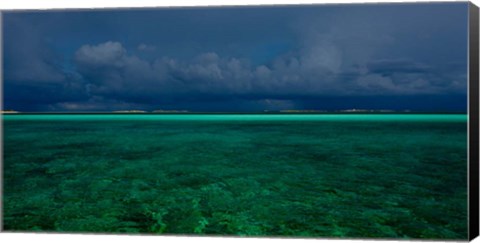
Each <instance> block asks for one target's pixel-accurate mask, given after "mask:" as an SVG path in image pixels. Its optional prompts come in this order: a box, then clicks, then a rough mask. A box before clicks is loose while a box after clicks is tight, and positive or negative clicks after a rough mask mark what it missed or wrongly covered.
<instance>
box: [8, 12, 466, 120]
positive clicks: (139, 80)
mask: <svg viewBox="0 0 480 243" xmlns="http://www.w3.org/2000/svg"><path fill="white" fill-rule="evenodd" d="M467 9H468V5H467V3H417V4H383V5H378V4H363V5H312V6H308V5H307V6H297V7H294V6H289V7H241V8H170V9H169V8H166V9H149V10H145V9H144V10H102V11H38V12H20V11H16V12H6V13H4V15H3V36H4V40H3V41H4V42H3V43H4V46H3V48H4V49H3V50H4V56H3V60H4V84H3V85H4V97H3V99H4V109H14V110H19V111H110V110H124V109H142V110H156V109H164V110H172V109H175V110H178V109H181V110H191V111H262V110H284V109H317V110H338V109H352V108H356V109H394V110H404V109H408V110H413V111H458V112H466V106H467V105H466V104H467V34H468V33H467Z"/></svg>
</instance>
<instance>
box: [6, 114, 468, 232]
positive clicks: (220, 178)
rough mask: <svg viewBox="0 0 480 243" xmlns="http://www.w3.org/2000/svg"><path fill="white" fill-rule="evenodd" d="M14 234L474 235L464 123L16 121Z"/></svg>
mask: <svg viewBox="0 0 480 243" xmlns="http://www.w3.org/2000/svg"><path fill="white" fill-rule="evenodd" d="M2 119H3V125H4V130H3V132H4V135H3V136H4V137H3V139H4V140H3V142H4V145H3V146H4V147H3V149H4V158H3V178H4V188H3V190H4V191H3V214H4V221H3V223H4V229H5V230H7V231H48V232H52V231H55V232H108V233H121V232H126V233H148V234H202V235H204V234H207V235H251V236H297V237H341V238H342V237H348V238H352V237H361V238H422V239H427V238H428V239H466V238H467V116H466V115H413V114H412V115H403V114H402V115H397V114H385V115H383V114H382V115H364V114H351V115H350V114H349V115H324V114H322V115H305V114H303V115H302V114H288V115H276V114H275V115H259V114H249V115H243V114H242V115H237V114H235V115H225V114H215V115H205V114H202V115H194V114H181V115H180V114H179V115H161V114H155V115H150V114H135V115H129V114H125V115H123V114H122V115H120V114H115V115H105V114H102V115H95V114H92V115H50V114H49V115H6V116H3V117H2Z"/></svg>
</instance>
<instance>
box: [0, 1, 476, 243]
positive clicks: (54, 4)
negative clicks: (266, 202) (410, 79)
mask: <svg viewBox="0 0 480 243" xmlns="http://www.w3.org/2000/svg"><path fill="white" fill-rule="evenodd" d="M367 2H370V3H372V2H373V3H374V2H428V1H424V0H423V1H411V0H403V1H399V0H393V1H392V0H326V1H318V0H317V1H315V0H309V1H308V0H307V1H306V0H197V1H194V0H164V1H158V0H157V1H154V0H103V1H99V0H79V1H72V0H0V10H4V9H64V8H105V7H107V8H111V7H159V6H209V5H210V6H212V5H213V6H215V5H217V6H218V5H247V4H253V5H259V4H270V5H271V4H300V3H367ZM435 2H448V1H444V0H436V1H435ZM472 2H473V3H475V4H476V5H477V6H480V0H472ZM159 241H161V242H167V243H169V242H175V243H180V242H192V241H194V242H196V243H207V242H212V243H219V242H227V243H308V242H318V243H337V242H338V243H355V242H365V243H374V242H376V243H387V242H395V241H381V240H375V241H372V240H326V239H284V238H280V239H279V238H276V239H272V238H270V239H267V238H226V237H181V236H176V237H173V236H132V235H78V234H76V235H71V234H32V233H28V234H25V233H1V234H0V242H40V243H42V242H49V243H50V242H52V243H56V242H62V243H63V242H68V243H77V242H82V243H84V242H88V243H93V242H115V243H117V242H119V243H124V242H138V243H144V242H148V243H150V242H159ZM409 242H421V241H409ZM423 242H425V241H423ZM474 242H476V243H480V238H477V239H476V240H475V241H474Z"/></svg>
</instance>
